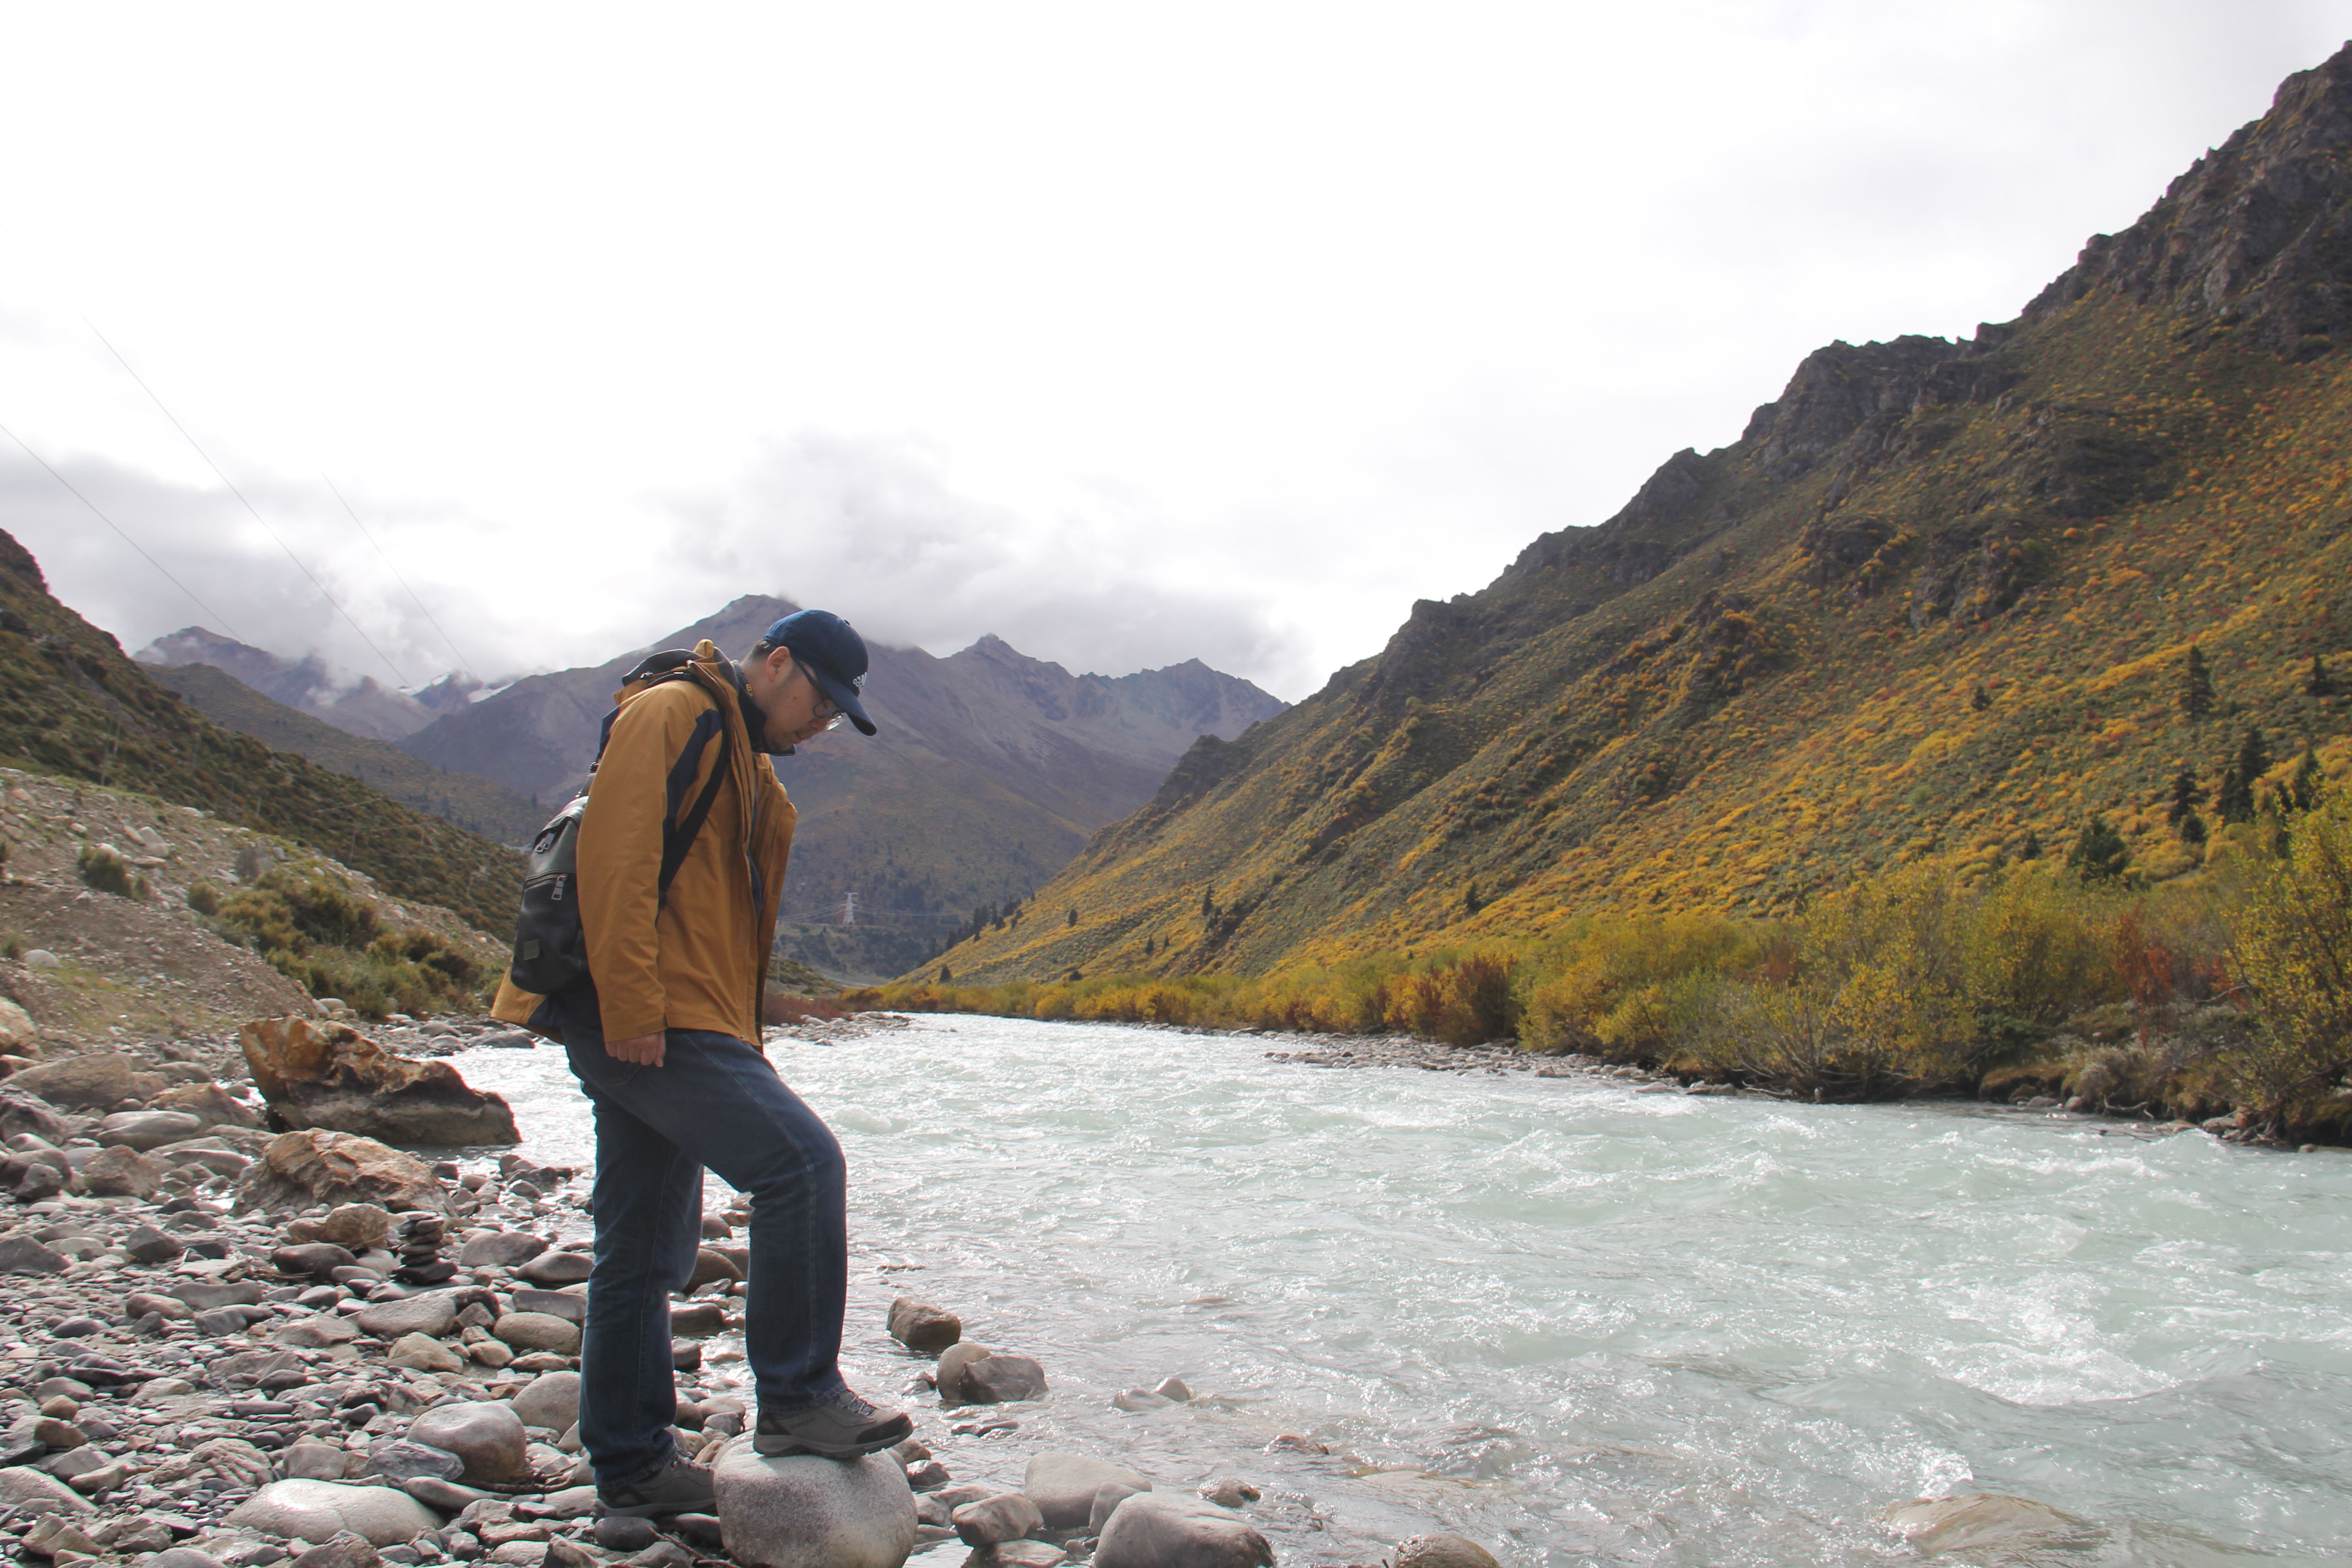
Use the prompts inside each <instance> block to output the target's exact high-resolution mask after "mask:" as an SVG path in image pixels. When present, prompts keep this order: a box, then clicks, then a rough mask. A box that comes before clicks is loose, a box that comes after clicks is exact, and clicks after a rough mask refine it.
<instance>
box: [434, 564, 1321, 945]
mask: <svg viewBox="0 0 2352 1568" xmlns="http://www.w3.org/2000/svg"><path fill="white" fill-rule="evenodd" d="M797 608H799V606H798V605H793V604H792V603H791V602H789V601H787V600H783V599H780V598H774V597H772V596H769V595H743V596H741V597H740V598H738V599H736V600H734V601H733V602H731V603H730V604H729V605H725V606H724V607H722V608H721V609H719V611H718V612H717V613H715V614H714V615H711V616H706V617H704V618H703V619H701V620H699V621H697V622H695V623H694V624H692V625H691V626H685V627H682V628H680V629H679V630H678V631H677V632H676V633H673V634H672V635H671V636H669V637H666V638H664V639H662V640H660V641H659V642H657V643H656V644H655V645H653V646H655V647H692V646H694V644H695V643H696V642H697V641H699V640H701V639H703V638H706V637H707V638H709V640H710V641H712V642H714V643H716V644H718V645H719V647H720V648H722V649H724V650H726V651H727V652H728V653H730V654H734V655H740V654H741V653H743V652H744V651H745V650H747V649H748V648H749V647H751V644H752V642H754V641H755V640H756V639H757V638H758V637H759V636H760V634H761V632H762V631H764V630H765V629H766V628H767V627H768V626H770V625H771V624H772V622H774V621H775V620H776V619H777V618H778V617H780V616H784V615H788V614H790V613H792V612H793V610H795V609H797ZM645 651H646V650H645V649H634V650H632V651H630V652H628V653H625V654H623V655H620V656H619V657H617V658H613V659H609V660H607V661H605V662H604V663H603V664H600V665H594V666H587V667H582V668H575V669H570V670H559V671H553V672H550V673H548V674H544V675H537V676H532V677H530V678H527V679H522V680H519V681H517V682H515V683H514V684H513V685H511V686H509V687H508V688H506V689H503V690H501V691H499V692H497V693H495V694H494V695H491V696H489V697H487V698H484V699H482V700H479V701H477V702H472V703H469V704H468V705H467V707H466V708H465V709H463V710H459V711H456V712H452V713H448V714H446V715H444V716H443V717H442V718H440V719H438V720H436V721H435V722H434V723H432V724H430V725H428V726H426V727H425V728H424V729H422V730H419V731H416V732H415V733H414V734H412V735H409V736H407V737H406V738H405V739H404V740H403V741H402V742H401V747H402V749H403V750H404V751H405V752H409V753H410V754H411V755H413V756H416V757H419V758H422V759H424V760H425V761H426V762H429V763H433V764H435V765H436V766H438V767H441V768H446V769H448V770H450V771H452V772H464V773H478V774H480V775H482V776H484V777H487V778H489V779H492V780H494V781H497V782H498V783H499V784H504V785H505V786H506V787H508V788H509V789H511V790H515V791H518V792H528V793H531V794H535V795H538V797H539V798H541V799H542V800H547V801H550V802H553V801H557V800H560V799H562V798H563V797H564V795H565V794H566V792H568V791H570V790H572V789H573V788H575V787H577V785H578V784H579V783H580V781H581V780H582V779H583V778H584V776H585V774H586V773H587V769H588V764H589V762H590V760H591V757H592V755H593V750H594V745H595V737H596V734H597V731H598V729H599V727H600V726H601V724H602V723H603V721H604V715H605V714H606V713H607V712H608V711H610V710H611V706H612V695H613V692H614V689H616V688H617V687H618V686H619V684H620V681H621V677H622V676H623V675H625V673H626V672H627V671H628V669H629V668H631V667H632V666H633V665H635V663H636V661H637V660H638V659H639V658H641V657H643V654H644V652H645ZM868 651H869V653H870V654H871V657H872V667H871V668H870V670H869V672H868V677H867V683H866V704H867V707H868V710H870V711H871V712H872V713H873V715H874V717H875V720H876V722H877V726H878V727H879V732H878V733H877V735H875V736H872V737H867V736H863V735H859V734H856V733H855V732H854V731H848V730H842V731H834V732H831V733H828V734H825V735H822V736H820V737H818V738H817V739H816V740H814V741H813V742H809V743H808V744H807V745H805V746H803V747H802V748H801V749H800V752H799V754H797V755H795V756H792V757H786V758H781V759H779V760H778V763H777V773H778V776H779V777H781V778H782V780H783V781H784V784H785V787H786V788H787V790H788V791H789V792H790V793H791V795H792V796H793V803H794V805H795V806H796V807H797V808H798V809H799V811H800V814H801V829H800V837H799V840H798V842H797V844H796V846H795V848H794V852H793V868H792V874H791V876H790V877H789V878H788V879H787V880H786V883H785V889H784V897H785V910H784V917H783V918H784V930H783V937H782V943H783V951H784V952H786V954H787V956H789V957H792V958H793V959H795V960H797V961H799V962H802V963H807V964H809V965H811V966H812V967H814V968H816V969H819V970H822V971H824V972H825V973H835V974H845V975H850V976H879V975H882V974H887V973H896V972H897V971H898V969H900V968H903V967H904V966H905V965H906V964H908V963H913V962H916V961H917V960H919V958H921V957H923V956H924V955H925V954H927V953H928V952H929V951H930V950H931V949H932V947H933V946H934V945H935V944H936V940H937V939H938V938H939V937H940V936H942V935H943V934H944V933H945V932H946V931H947V930H948V929H949V928H950V927H951V926H953V925H954V924H956V923H957V922H958V921H961V920H962V919H963V918H964V917H965V916H966V915H967V914H968V913H969V911H971V910H972V909H973V908H974V907H975V906H978V905H982V904H993V903H997V902H1000V901H1003V900H1010V899H1016V898H1019V897H1021V896H1023V895H1024V894H1026V893H1028V892H1030V891H1031V890H1032V889H1034V888H1036V887H1037V886H1038V885H1039V884H1040V883H1042V882H1044V881H1045V879H1047V878H1049V877H1050V876H1052V875H1053V874H1054V872H1055V871H1056V870H1058V869H1059V868H1061V866H1062V865H1063V864H1064V863H1065V862H1066V861H1067V860H1068V858H1070V857H1071V856H1072V855H1075V854H1076V853H1077V852H1078V850H1079V849H1080V848H1082V847H1084V846H1085V844H1086V842H1087V838H1088V837H1090V836H1091V835H1092V834H1093V833H1094V832H1095V831H1096V830H1097V829H1098V828H1100V827H1101V826H1103V825H1104V824H1106V823H1108V822H1111V821H1114V820H1116V819H1117V818H1118V817H1119V816H1123V815H1125V814H1126V813H1127V812H1129V811H1130V810H1132V809H1133V808H1134V807H1135V806H1136V805H1138V804H1139V803H1141V802H1142V801H1144V800H1146V799H1148V798H1150V795H1151V793H1152V791H1153V790H1154V789H1155V788H1157V787H1158V785H1159V784H1160V779H1161V778H1162V777H1163V776H1164V775H1165V774H1166V773H1167V770H1168V768H1169V766H1170V764H1171V763H1173V762H1174V761H1175V759H1176V758H1177V757H1179V756H1180V755H1181V754H1182V752H1183V751H1184V749H1185V747H1187V746H1188V745H1190V744H1191V743H1192V741H1193V739H1194V737H1195V736H1197V735H1199V734H1201V733H1203V732H1217V731H1223V732H1226V733H1233V734H1238V733H1241V732H1242V731H1245V730H1246V729H1247V728H1248V726H1249V725H1251V724H1253V723H1255V722H1257V721H1259V720H1261V719H1265V718H1268V717H1271V716H1272V715H1274V714H1276V713H1278V712H1280V711H1281V710H1282V709H1283V706H1284V705H1283V704H1282V703H1281V702H1280V701H1278V700H1276V699H1275V698H1273V697H1270V696H1268V695H1267V694H1265V692H1263V691H1260V690H1259V689H1257V688H1256V687H1255V686H1253V685H1251V684H1250V683H1249V682H1247V681H1244V680H1241V679H1237V678H1235V677H1233V676H1228V675H1224V674H1222V673H1220V672H1218V671H1216V670H1213V669H1211V668H1209V667H1208V666H1207V665H1205V664H1202V662H1201V661H1200V660H1198V659H1192V660H1187V661H1186V662H1184V663H1182V664H1179V665H1172V666H1170V667H1168V668H1165V669H1160V670H1143V671H1138V672H1136V673H1134V674H1130V675H1124V676H1116V677H1112V676H1101V675H1072V674H1071V673H1070V672H1069V671H1068V670H1066V669H1065V668H1063V667H1062V666H1060V665H1058V664H1055V663H1052V662H1050V661H1047V660H1044V659H1037V658H1031V657H1029V656H1028V655H1025V654H1023V653H1021V652H1020V651H1019V650H1017V649H1015V648H1013V647H1012V646H1011V645H1010V644H1008V643H1006V642H1005V641H1004V640H1003V638H1001V637H993V636H990V637H982V638H980V639H979V640H978V641H976V642H974V643H973V644H971V646H970V647H965V648H962V649H961V650H959V651H958V652H956V653H953V654H950V655H948V656H947V657H945V658H940V657H938V656H935V655H932V654H930V653H928V652H926V651H924V650H923V649H921V648H905V647H892V646H889V645H887V644H883V643H880V642H872V643H869V644H868Z"/></svg>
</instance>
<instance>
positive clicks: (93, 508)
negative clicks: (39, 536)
mask: <svg viewBox="0 0 2352 1568" xmlns="http://www.w3.org/2000/svg"><path fill="white" fill-rule="evenodd" d="M0 430H6V431H7V432H8V439H10V440H11V441H14V442H16V445H18V446H19V447H24V448H25V455H26V457H28V458H32V459H33V461H35V462H37V463H38V464H40V465H41V467H42V468H45V469H47V472H48V476H49V478H51V479H55V480H57V481H58V483H59V484H61V485H63V486H65V488H66V489H67V491H68V493H69V494H70V495H72V497H73V499H74V500H78V501H79V502H81V504H82V505H84V506H86V507H88V508H89V514H90V515H91V516H92V517H94V518H96V519H98V521H100V522H102V523H104V524H106V526H107V527H109V528H110V529H112V530H114V531H115V533H116V534H117V535H119V536H120V537H121V540H122V542H123V543H125V544H128V545H129V546H131V549H133V550H136V551H138V552H139V557H140V559H141V560H142V561H144V562H146V563H147V564H148V565H150V566H152V567H153V568H155V570H156V571H158V572H161V573H163V575H164V577H165V578H166V579H168V580H169V581H170V583H171V584H172V586H173V587H174V588H177V589H178V590H179V591H180V592H181V593H183V594H185V595H187V596H188V598H189V601H190V602H191V603H193V604H194V605H195V606H196V608H198V609H200V610H202V611H203V612H204V613H205V618H207V619H209V620H215V621H218V622H219V623H220V624H221V626H222V627H223V629H225V630H226V632H227V633H228V635H229V636H231V637H236V639H237V641H239V642H243V641H244V640H245V637H244V634H243V633H241V632H239V631H238V630H237V629H236V627H235V626H230V625H229V624H228V617H227V616H224V615H222V614H221V613H220V612H219V611H218V610H215V609H214V608H213V607H212V606H211V605H207V604H205V602H204V601H203V600H202V599H199V598H197V597H196V591H195V590H194V588H191V587H189V586H188V585H187V584H185V583H183V582H181V581H180V580H179V579H178V578H177V577H173V575H172V573H171V569H170V568H168V567H166V566H165V565H164V564H163V563H162V562H161V561H158V560H156V559H155V558H154V557H153V556H152V555H150V554H148V553H147V551H146V548H145V547H144V546H142V544H141V543H140V542H138V541H137V540H135V539H133V538H131V536H130V535H129V534H127V533H124V532H123V531H122V525H121V524H120V523H118V522H116V521H114V520H113V519H112V518H110V517H109V516H107V515H106V514H105V513H104V512H102V511H100V510H98V503H97V502H96V501H93V500H90V499H89V497H88V496H86V495H84V494H82V493H81V491H79V490H78V489H74V484H73V481H72V480H71V479H67V478H66V477H65V476H64V475H63V474H61V473H59V472H58V471H57V470H56V469H55V468H49V460H48V459H47V458H44V457H42V456H41V455H40V454H39V453H38V452H36V451H34V450H33V448H32V447H31V446H30V444H28V443H27V442H26V439H25V438H24V437H22V436H19V435H17V434H16V432H15V431H14V430H9V429H8V426H5V425H0Z"/></svg>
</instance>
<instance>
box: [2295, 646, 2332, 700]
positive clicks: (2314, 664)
mask: <svg viewBox="0 0 2352 1568" xmlns="http://www.w3.org/2000/svg"><path fill="white" fill-rule="evenodd" d="M2303 694H2304V695H2305V697H2333V696H2335V695H2336V677H2335V676H2334V675H2333V674H2331V673H2330V672H2329V670H2328V668H2327V660H2326V658H2325V657H2324V656H2322V655H2320V654H2313V655H2312V656H2311V673H2310V674H2309V675H2306V676H2305V677H2304V678H2303Z"/></svg>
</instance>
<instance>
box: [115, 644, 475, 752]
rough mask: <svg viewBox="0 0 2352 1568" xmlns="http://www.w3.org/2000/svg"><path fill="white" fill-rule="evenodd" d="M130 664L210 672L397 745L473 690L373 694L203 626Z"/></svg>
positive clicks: (365, 685)
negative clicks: (199, 667) (196, 666)
mask: <svg viewBox="0 0 2352 1568" xmlns="http://www.w3.org/2000/svg"><path fill="white" fill-rule="evenodd" d="M131 657H132V658H136V659H138V660H139V662H140V663H142V664H147V665H154V666H158V667H164V668H168V667H170V666H173V665H192V664H205V665H210V666H212V667H213V668H215V669H218V670H223V671H226V673H227V674H229V675H231V676H234V677H235V678H236V679H238V680H240V681H243V682H244V683H245V684H246V685H247V686H249V687H251V688H252V689H254V690H256V691H258V692H260V693H261V694H262V695H263V696H264V697H267V698H268V699H269V700H272V701H274V702H279V703H283V704H284V705H285V706H287V707H289V708H291V709H294V710H297V711H298V712H302V713H307V714H310V716H311V717H312V718H315V719H321V720H324V721H326V722H328V723H330V724H331V725H333V726H334V727H335V728H336V729H338V730H342V731H348V732H350V733H352V734H354V735H364V736H366V737H368V738H369V739H371V740H376V741H396V740H398V739H400V737H402V736H403V735H407V734H413V733H414V732H415V731H418V730H422V729H423V728H425V725H427V724H430V723H431V722H433V721H434V720H435V719H436V718H437V717H438V716H439V715H441V714H443V713H447V712H451V711H454V710H457V709H459V708H463V707H464V706H465V705H466V700H467V695H468V694H469V693H470V692H471V691H473V690H474V689H476V684H477V683H476V682H474V681H473V680H471V679H468V678H467V677H465V676H450V677H447V678H446V679H441V680H436V681H435V682H434V683H433V684H432V685H430V686H428V687H426V688H425V689H423V690H421V691H418V692H417V693H415V695H414V696H411V695H410V694H409V693H407V692H405V691H399V690H394V689H391V688H388V687H384V686H379V685H378V684H376V681H375V679H374V678H373V677H372V676H365V677H362V678H361V679H359V680H358V681H356V682H351V683H346V682H343V681H341V680H338V679H336V677H335V675H334V672H333V671H331V670H330V669H329V668H327V665H326V661H325V660H323V659H321V658H319V656H318V655H316V654H312V655H311V656H310V657H309V658H301V659H288V658H279V657H278V655H276V654H274V653H271V652H269V651H268V649H266V648H257V647H254V646H253V645H252V644H250V643H241V642H238V641H237V640H236V638H234V637H222V636H221V635H220V634H219V633H217V632H212V631H207V630H205V628H204V627H202V626H183V627H182V628H180V629H179V630H178V631H176V632H173V633H172V634H171V635H169V636H168V637H157V638H156V639H155V640H154V641H153V642H151V643H149V644H148V645H147V646H146V647H142V648H141V649H140V650H139V651H138V652H137V653H136V654H134V655H132V656H131ZM174 689H175V690H176V689H177V688H174ZM233 727H234V726H233Z"/></svg>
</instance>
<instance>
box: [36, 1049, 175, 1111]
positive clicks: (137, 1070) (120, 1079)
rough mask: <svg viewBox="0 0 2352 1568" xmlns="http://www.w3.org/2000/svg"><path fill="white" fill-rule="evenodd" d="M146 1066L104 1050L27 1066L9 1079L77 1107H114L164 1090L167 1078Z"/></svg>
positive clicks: (56, 1101)
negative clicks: (147, 1068) (124, 1101)
mask: <svg viewBox="0 0 2352 1568" xmlns="http://www.w3.org/2000/svg"><path fill="white" fill-rule="evenodd" d="M146 1066H147V1064H146V1062H145V1061H144V1060H143V1059H142V1058H138V1057H126V1056H120V1055H117V1054H115V1053H114V1052H111V1051H100V1052H97V1053H94V1054H92V1055H90V1056H86V1057H66V1058H61V1059H59V1060H58V1061H53V1062H43V1063H42V1064H41V1065H40V1066H38V1067H30V1068H24V1069H22V1070H21V1071H19V1072H18V1073H17V1074H16V1076H15V1077H13V1078H11V1079H9V1080H8V1087H9V1088H10V1089H18V1090H21V1091H23V1092H24V1093H26V1094H37V1095H39V1096H40V1097H41V1098H42V1099H43V1100H47V1101H48V1102H49V1103H50V1104H51V1105H60V1106H67V1107H69V1108H71V1109H73V1110H113V1109H114V1108H115V1106H116V1105H117V1104H118V1103H120V1102H121V1101H122V1100H145V1099H147V1098H149V1097H150V1096H152V1095H156V1094H160V1093H162V1092H163V1079H161V1078H159V1077H157V1076H156V1075H155V1074H153V1073H152V1072H148V1071H146V1070H145V1068H146Z"/></svg>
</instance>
